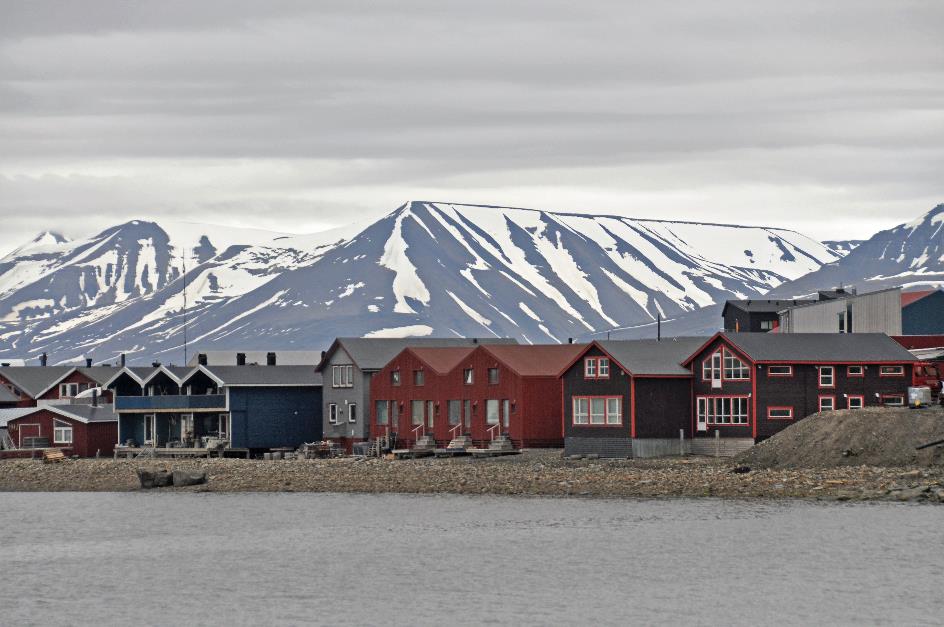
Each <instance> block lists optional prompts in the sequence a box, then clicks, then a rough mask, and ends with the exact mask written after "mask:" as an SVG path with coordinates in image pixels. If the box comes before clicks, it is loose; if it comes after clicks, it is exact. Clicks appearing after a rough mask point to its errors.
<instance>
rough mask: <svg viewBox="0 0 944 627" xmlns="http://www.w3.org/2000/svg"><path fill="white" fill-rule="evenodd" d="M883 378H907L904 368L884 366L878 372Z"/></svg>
mask: <svg viewBox="0 0 944 627" xmlns="http://www.w3.org/2000/svg"><path fill="white" fill-rule="evenodd" d="M878 374H879V376H882V377H903V376H905V367H904V366H882V367H881V368H880V369H879V371H878Z"/></svg>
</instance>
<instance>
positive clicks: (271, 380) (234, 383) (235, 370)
mask: <svg viewBox="0 0 944 627" xmlns="http://www.w3.org/2000/svg"><path fill="white" fill-rule="evenodd" d="M200 370H202V371H203V372H206V373H207V374H209V375H210V376H211V377H213V378H215V379H216V380H217V381H218V382H220V381H221V382H222V385H224V386H226V387H301V386H304V387H317V386H320V385H321V373H318V372H315V368H314V366H200Z"/></svg>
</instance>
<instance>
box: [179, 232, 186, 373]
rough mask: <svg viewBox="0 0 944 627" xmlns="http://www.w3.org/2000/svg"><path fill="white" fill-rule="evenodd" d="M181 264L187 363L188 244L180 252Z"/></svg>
mask: <svg viewBox="0 0 944 627" xmlns="http://www.w3.org/2000/svg"><path fill="white" fill-rule="evenodd" d="M180 259H181V265H182V266H183V271H184V276H183V279H184V363H183V365H185V366H186V365H187V248H186V246H185V247H184V249H183V250H182V251H181V253H180Z"/></svg>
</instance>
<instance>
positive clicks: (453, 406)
mask: <svg viewBox="0 0 944 627" xmlns="http://www.w3.org/2000/svg"><path fill="white" fill-rule="evenodd" d="M460 422H462V403H461V401H449V424H450V425H451V426H453V427H454V426H456V425H457V424H459V423H460Z"/></svg>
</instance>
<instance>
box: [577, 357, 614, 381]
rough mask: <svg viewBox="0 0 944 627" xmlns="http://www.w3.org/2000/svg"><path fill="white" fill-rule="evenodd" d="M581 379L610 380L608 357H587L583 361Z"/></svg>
mask: <svg viewBox="0 0 944 627" xmlns="http://www.w3.org/2000/svg"><path fill="white" fill-rule="evenodd" d="M583 378H584V379H609V378H610V358H609V357H587V358H586V359H584V360H583Z"/></svg>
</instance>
